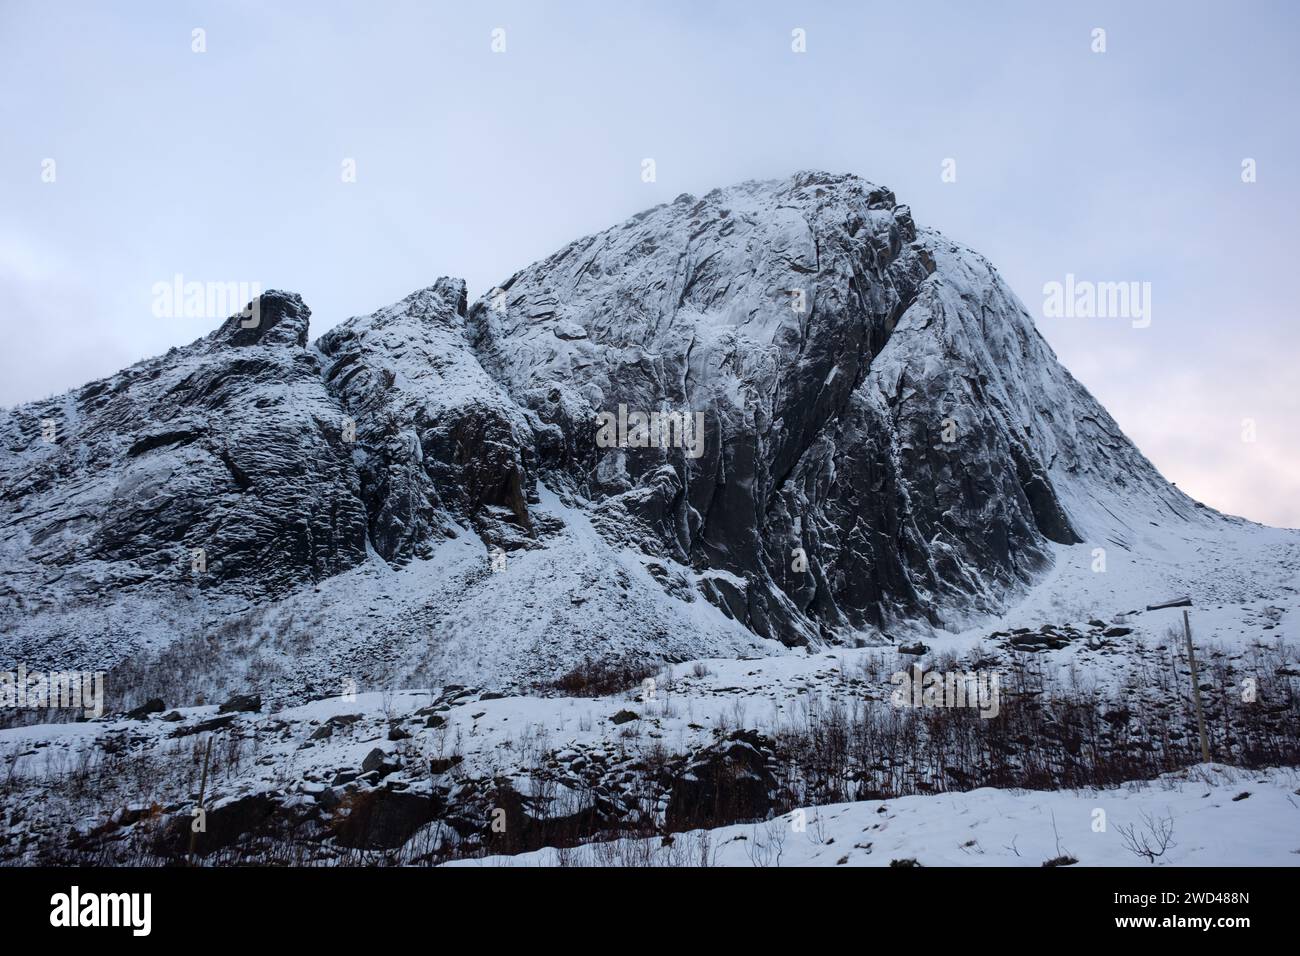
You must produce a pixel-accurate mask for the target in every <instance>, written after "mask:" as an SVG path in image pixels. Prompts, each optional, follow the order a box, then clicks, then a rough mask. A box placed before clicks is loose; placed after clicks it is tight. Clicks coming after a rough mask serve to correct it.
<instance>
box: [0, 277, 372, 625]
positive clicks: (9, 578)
mask: <svg viewBox="0 0 1300 956" xmlns="http://www.w3.org/2000/svg"><path fill="white" fill-rule="evenodd" d="M259 306H260V307H259V308H258V310H257V312H256V315H255V317H250V316H242V315H235V316H232V317H231V318H230V319H229V320H227V321H226V322H225V323H224V324H223V325H222V326H221V327H220V328H218V329H216V330H215V331H214V332H212V333H211V334H210V335H208V336H206V337H204V338H202V339H199V340H198V341H197V342H194V343H192V344H190V345H188V346H185V347H184V348H177V349H172V350H171V351H170V352H168V353H167V354H166V355H163V356H160V357H158V358H154V359H149V360H147V361H144V362H140V363H138V364H137V365H133V366H131V367H130V368H128V369H125V370H123V371H122V372H119V373H118V374H116V375H113V376H111V377H109V378H106V379H102V380H100V381H98V382H92V383H91V384H89V385H86V386H84V387H82V388H80V389H77V390H76V391H73V392H70V393H68V394H67V395H64V396H61V397H59V398H55V399H49V400H46V401H43V402H36V403H33V404H31V405H23V406H19V407H18V408H15V409H12V410H9V411H6V412H3V413H0V447H3V449H4V458H3V464H2V465H0V476H2V478H3V490H2V491H0V502H2V503H3V509H4V510H3V515H2V516H0V560H2V561H3V565H4V574H3V581H4V584H3V586H2V587H3V591H2V592H0V596H2V597H3V598H4V599H5V600H6V602H15V603H19V604H20V606H21V607H22V608H23V609H24V610H26V611H29V612H30V611H36V610H39V609H40V608H41V607H42V606H43V604H44V602H45V601H46V599H48V598H51V597H53V596H54V595H55V594H59V595H61V597H62V599H63V600H66V601H72V602H76V601H79V600H89V601H95V600H107V601H112V600H117V599H120V598H122V597H123V596H124V595H125V594H128V593H131V592H134V591H137V590H139V589H141V588H163V589H166V588H186V589H188V588H190V587H198V588H230V587H233V588H239V589H241V590H242V591H244V592H247V593H251V594H254V595H257V594H277V593H283V592H285V591H287V590H289V589H292V588H294V587H297V586H301V585H303V584H306V583H310V582H313V581H318V580H321V579H323V578H326V577H329V576H330V575H333V574H336V573H337V572H339V571H341V570H343V569H345V568H348V567H350V566H352V565H354V564H356V563H358V562H359V561H361V560H363V558H364V557H365V540H366V520H365V510H364V507H363V505H362V501H361V499H360V497H359V487H358V482H357V476H356V471H355V469H354V468H353V465H352V456H351V450H350V448H349V447H348V446H347V445H346V444H345V443H344V442H343V440H342V435H341V430H342V425H343V422H342V417H341V415H340V413H339V410H338V407H337V405H336V403H335V402H334V401H333V399H332V398H331V397H330V395H329V394H328V392H327V391H326V389H325V386H324V384H323V382H322V380H321V375H320V369H319V366H318V364H317V360H316V357H315V355H314V354H313V353H312V352H311V351H309V350H308V348H307V332H308V318H309V316H310V311H309V310H308V308H307V307H306V306H305V305H304V304H303V302H302V299H300V298H299V297H298V296H296V295H291V294H288V293H283V292H267V293H265V294H264V295H262V296H261V297H260V301H259ZM254 322H255V324H253V325H252V326H251V327H246V326H248V325H249V324H250V323H254ZM43 429H44V431H43ZM47 436H48V437H52V440H47ZM199 551H201V553H198V554H196V552H199ZM56 583H57V588H54V587H52V586H53V585H55V584H56Z"/></svg>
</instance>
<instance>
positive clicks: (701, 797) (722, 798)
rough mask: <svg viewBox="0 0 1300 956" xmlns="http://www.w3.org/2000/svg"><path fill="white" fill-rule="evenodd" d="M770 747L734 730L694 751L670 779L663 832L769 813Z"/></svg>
mask: <svg viewBox="0 0 1300 956" xmlns="http://www.w3.org/2000/svg"><path fill="white" fill-rule="evenodd" d="M771 757H772V744H771V741H769V740H768V739H767V738H765V737H763V736H762V735H760V734H757V733H755V732H753V731H748V730H738V731H734V732H733V733H731V734H730V735H728V736H727V737H726V738H724V739H723V740H721V741H719V742H718V743H717V744H714V745H712V746H710V747H706V748H704V749H703V750H700V751H698V752H697V753H695V754H694V755H692V757H691V758H690V760H689V761H687V763H686V764H685V766H684V767H682V768H681V769H680V770H679V771H678V772H677V773H676V775H675V776H674V778H673V781H672V787H671V790H670V792H669V796H668V807H667V810H666V811H665V816H664V823H665V826H666V827H667V828H668V829H669V830H690V829H694V828H697V827H711V826H723V825H725V824H729V823H735V822H737V821H740V820H753V819H762V818H763V817H765V816H766V815H767V813H768V811H769V810H771V809H772V806H773V800H772V795H773V792H774V790H775V788H776V778H775V776H774V775H773V773H772V771H771V769H770V768H769V761H770V760H771Z"/></svg>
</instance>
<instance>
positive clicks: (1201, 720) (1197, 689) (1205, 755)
mask: <svg viewBox="0 0 1300 956" xmlns="http://www.w3.org/2000/svg"><path fill="white" fill-rule="evenodd" d="M1183 633H1184V634H1185V635H1187V663H1188V664H1190V665H1191V668H1192V700H1194V701H1195V702H1196V729H1197V731H1198V732H1199V733H1200V735H1201V762H1202V763H1209V762H1210V744H1209V741H1208V740H1206V738H1205V712H1204V711H1203V710H1202V709H1201V681H1200V678H1198V677H1197V676H1196V650H1195V649H1194V648H1193V647H1192V622H1191V621H1190V620H1189V619H1188V617H1187V612H1186V611H1183Z"/></svg>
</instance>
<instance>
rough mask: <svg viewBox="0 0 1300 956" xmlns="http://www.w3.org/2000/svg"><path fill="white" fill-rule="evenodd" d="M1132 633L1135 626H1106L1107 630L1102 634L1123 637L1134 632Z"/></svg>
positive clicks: (1103, 635)
mask: <svg viewBox="0 0 1300 956" xmlns="http://www.w3.org/2000/svg"><path fill="white" fill-rule="evenodd" d="M1132 633H1133V628H1131V627H1108V628H1106V630H1104V631H1102V632H1101V636H1102V637H1123V636H1124V635H1126V634H1132Z"/></svg>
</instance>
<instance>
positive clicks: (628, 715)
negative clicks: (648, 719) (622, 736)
mask: <svg viewBox="0 0 1300 956" xmlns="http://www.w3.org/2000/svg"><path fill="white" fill-rule="evenodd" d="M640 719H641V715H640V714H637V713H636V712H635V711H631V710H620V711H619V712H618V713H617V714H615V715H614V716H613V717H611V718H609V720H610V723H614V724H626V723H627V722H628V721H632V720H640Z"/></svg>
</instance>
